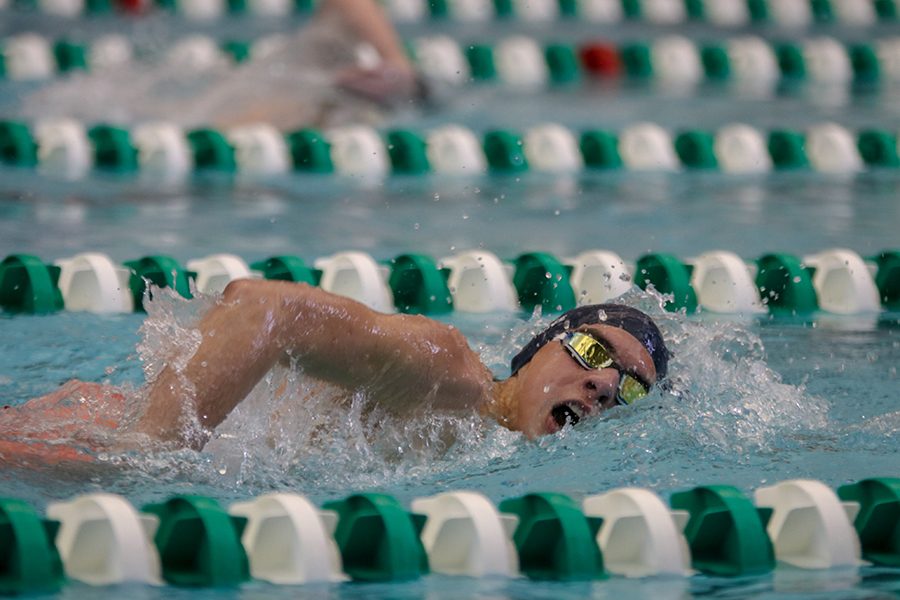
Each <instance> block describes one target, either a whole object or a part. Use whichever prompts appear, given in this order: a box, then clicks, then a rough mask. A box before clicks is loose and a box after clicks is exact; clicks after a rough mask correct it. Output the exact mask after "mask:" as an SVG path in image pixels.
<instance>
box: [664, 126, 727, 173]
mask: <svg viewBox="0 0 900 600" xmlns="http://www.w3.org/2000/svg"><path fill="white" fill-rule="evenodd" d="M713 145H714V139H713V135H712V134H711V133H709V132H708V131H685V132H684V133H681V134H679V135H678V136H677V137H676V138H675V152H677V153H678V158H679V159H680V160H681V164H683V165H684V166H686V167H689V168H692V169H708V170H715V169H717V168H718V167H719V163H718V160H716V153H715V150H714V149H713Z"/></svg>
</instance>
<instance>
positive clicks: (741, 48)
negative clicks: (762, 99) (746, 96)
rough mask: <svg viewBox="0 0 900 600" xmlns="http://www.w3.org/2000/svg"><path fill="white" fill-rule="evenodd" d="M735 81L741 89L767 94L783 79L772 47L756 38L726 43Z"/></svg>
mask: <svg viewBox="0 0 900 600" xmlns="http://www.w3.org/2000/svg"><path fill="white" fill-rule="evenodd" d="M726 48H727V52H728V58H729V60H730V62H731V70H732V75H733V77H734V80H735V82H736V84H737V85H738V87H740V88H741V89H747V90H755V91H757V92H758V93H761V94H766V93H768V92H769V91H771V89H772V88H773V87H774V86H775V84H777V83H778V81H779V79H780V78H781V69H780V68H779V66H778V60H777V59H776V57H775V52H774V51H773V50H772V46H771V45H770V44H769V43H768V42H766V41H765V40H763V39H762V38H759V37H756V36H740V37H736V38H732V39H730V40H728V42H727V43H726Z"/></svg>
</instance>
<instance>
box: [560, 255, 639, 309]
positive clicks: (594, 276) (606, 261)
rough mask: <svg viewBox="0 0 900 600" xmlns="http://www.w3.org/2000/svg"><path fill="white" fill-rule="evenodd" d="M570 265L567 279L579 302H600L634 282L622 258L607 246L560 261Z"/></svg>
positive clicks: (617, 293)
mask: <svg viewBox="0 0 900 600" xmlns="http://www.w3.org/2000/svg"><path fill="white" fill-rule="evenodd" d="M564 262H565V264H567V265H570V266H571V267H572V274H571V275H570V277H569V281H570V283H571V284H572V290H573V291H574V292H575V301H576V302H577V303H578V304H580V305H584V304H601V303H603V302H608V301H610V300H612V299H614V298H618V297H619V296H621V295H622V294H624V293H625V292H627V291H628V290H630V289H631V288H632V287H633V286H634V282H633V281H632V278H631V274H630V273H629V272H628V267H627V265H626V264H625V261H623V260H622V258H621V257H620V256H619V255H618V254H616V253H615V252H610V251H608V250H588V251H586V252H582V253H581V254H579V255H578V256H576V257H574V258H571V259H568V260H566V261H564Z"/></svg>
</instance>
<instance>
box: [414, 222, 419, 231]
mask: <svg viewBox="0 0 900 600" xmlns="http://www.w3.org/2000/svg"><path fill="white" fill-rule="evenodd" d="M413 229H415V230H416V231H418V230H419V224H418V223H414V224H413Z"/></svg>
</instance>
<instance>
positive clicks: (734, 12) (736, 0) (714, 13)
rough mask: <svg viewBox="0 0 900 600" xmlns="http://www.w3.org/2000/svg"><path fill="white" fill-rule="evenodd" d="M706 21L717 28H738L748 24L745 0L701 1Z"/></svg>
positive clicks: (748, 17) (748, 15)
mask: <svg viewBox="0 0 900 600" xmlns="http://www.w3.org/2000/svg"><path fill="white" fill-rule="evenodd" d="M703 12H704V15H705V16H706V20H707V21H708V22H710V23H712V24H714V25H718V26H719V27H740V26H742V25H746V24H747V23H749V22H750V11H749V10H748V8H747V1H746V0H703Z"/></svg>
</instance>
